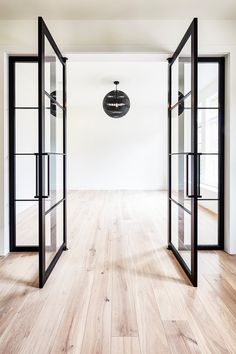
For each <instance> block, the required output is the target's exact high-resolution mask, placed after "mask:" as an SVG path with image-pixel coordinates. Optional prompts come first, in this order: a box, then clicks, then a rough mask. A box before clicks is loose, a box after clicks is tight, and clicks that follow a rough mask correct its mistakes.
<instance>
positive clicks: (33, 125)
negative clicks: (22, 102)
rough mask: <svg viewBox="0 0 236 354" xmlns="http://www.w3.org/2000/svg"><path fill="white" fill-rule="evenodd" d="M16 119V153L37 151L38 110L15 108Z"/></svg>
mask: <svg viewBox="0 0 236 354" xmlns="http://www.w3.org/2000/svg"><path fill="white" fill-rule="evenodd" d="M15 114H16V116H15V117H16V119H15V126H16V128H15V129H16V153H22V152H23V153H26V152H27V153H36V152H38V110H31V109H20V110H19V109H17V110H16V111H15Z"/></svg>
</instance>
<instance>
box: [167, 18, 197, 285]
mask: <svg viewBox="0 0 236 354" xmlns="http://www.w3.org/2000/svg"><path fill="white" fill-rule="evenodd" d="M189 39H191V107H192V108H191V131H192V141H191V155H192V159H191V182H192V183H191V186H192V188H191V189H192V190H191V269H189V267H188V266H187V264H186V263H185V261H184V260H183V258H182V257H181V255H180V254H179V252H178V251H177V249H176V248H175V246H174V244H173V243H172V239H171V204H172V203H173V202H174V203H176V201H174V200H173V199H172V196H171V154H172V148H171V116H172V109H173V108H174V107H176V105H174V106H171V102H172V100H171V86H172V77H171V69H172V65H173V63H174V62H175V60H176V59H177V57H178V55H179V54H180V53H181V51H182V49H183V47H184V45H185V43H186V42H187V41H188V40H189ZM168 62H169V70H168V85H169V87H168V249H170V250H172V252H173V254H174V255H175V257H176V258H177V260H178V262H179V263H180V265H181V267H182V268H183V270H184V272H185V273H186V275H187V276H188V278H189V279H190V281H191V283H192V284H193V285H194V286H197V279H198V272H197V267H198V262H197V229H198V227H197V226H198V225H197V195H198V174H197V170H198V169H197V166H198V155H197V141H198V139H197V102H198V82H197V81H198V80H197V79H198V21H197V18H194V19H193V21H192V23H191V24H190V26H189V28H188V30H187V31H186V33H185V35H184V37H183V39H182V40H181V42H180V44H179V46H178V47H177V49H176V51H175V53H174V54H173V56H172V57H171V58H169V59H168ZM187 96H189V94H187V95H186V96H184V97H183V98H181V99H180V100H179V101H178V103H177V104H180V103H181V102H182V101H184V99H185V98H186V97H187ZM177 204H178V203H177ZM181 207H182V206H181ZM183 209H184V208H183Z"/></svg>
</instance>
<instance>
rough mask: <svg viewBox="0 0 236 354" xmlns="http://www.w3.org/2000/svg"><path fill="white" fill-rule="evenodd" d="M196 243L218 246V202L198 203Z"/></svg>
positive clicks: (206, 201)
mask: <svg viewBox="0 0 236 354" xmlns="http://www.w3.org/2000/svg"><path fill="white" fill-rule="evenodd" d="M198 243H199V245H217V244H218V201H217V200H213V201H212V200H204V201H200V200H199V201H198Z"/></svg>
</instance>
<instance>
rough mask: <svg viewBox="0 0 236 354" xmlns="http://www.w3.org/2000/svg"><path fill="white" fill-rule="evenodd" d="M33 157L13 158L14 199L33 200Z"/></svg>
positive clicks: (34, 160)
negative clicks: (14, 175) (14, 174)
mask: <svg viewBox="0 0 236 354" xmlns="http://www.w3.org/2000/svg"><path fill="white" fill-rule="evenodd" d="M35 165H36V159H35V156H34V155H23V156H22V155H17V156H15V171H16V172H15V173H16V177H15V181H16V199H34V196H35V194H36V190H35V188H36V183H35V179H36V173H35Z"/></svg>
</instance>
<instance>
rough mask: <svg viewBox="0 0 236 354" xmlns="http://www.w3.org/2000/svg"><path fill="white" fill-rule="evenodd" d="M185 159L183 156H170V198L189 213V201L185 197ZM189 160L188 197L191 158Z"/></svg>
mask: <svg viewBox="0 0 236 354" xmlns="http://www.w3.org/2000/svg"><path fill="white" fill-rule="evenodd" d="M186 159H187V156H186V155H184V154H180V155H172V156H171V198H172V199H174V200H175V201H177V202H178V203H180V204H181V205H183V206H184V207H185V208H186V209H188V210H189V211H191V200H190V199H189V198H188V197H187V189H186V186H187V175H186ZM188 159H189V179H188V180H189V186H188V187H189V192H188V193H189V195H190V194H191V185H190V181H191V175H190V172H191V156H189V157H188Z"/></svg>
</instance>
